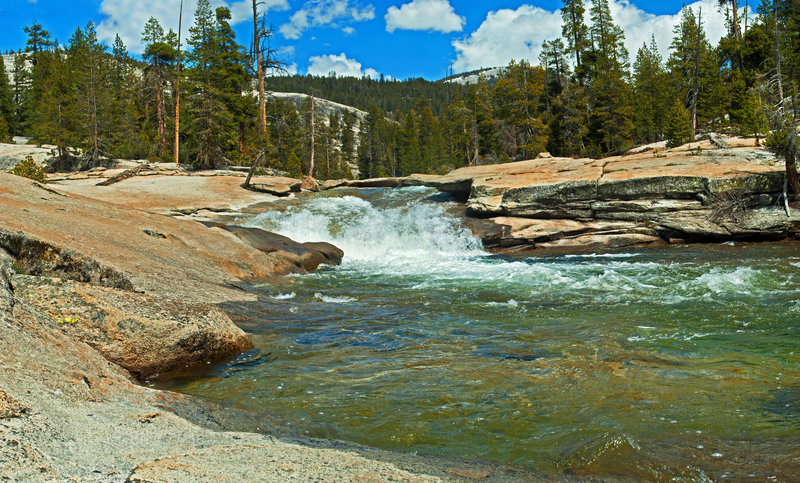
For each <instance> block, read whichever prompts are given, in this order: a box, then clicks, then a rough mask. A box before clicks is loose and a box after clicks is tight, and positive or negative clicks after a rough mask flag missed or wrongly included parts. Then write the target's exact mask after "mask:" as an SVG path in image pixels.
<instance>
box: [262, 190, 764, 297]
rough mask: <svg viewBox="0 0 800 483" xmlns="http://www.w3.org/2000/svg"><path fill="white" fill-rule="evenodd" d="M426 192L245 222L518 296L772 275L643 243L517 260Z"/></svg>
mask: <svg viewBox="0 0 800 483" xmlns="http://www.w3.org/2000/svg"><path fill="white" fill-rule="evenodd" d="M432 193H433V191H431V190H429V189H427V188H404V189H399V190H383V191H378V192H373V193H370V194H369V195H368V196H365V197H361V196H353V195H345V196H341V197H332V196H327V197H326V196H320V197H316V198H310V199H308V200H305V201H304V202H303V203H302V204H297V205H292V206H289V207H288V208H287V209H286V211H269V212H265V213H262V214H260V215H258V216H257V217H255V218H253V219H251V220H250V221H249V222H248V225H249V226H254V227H259V228H263V229H266V230H269V231H274V232H276V233H280V234H281V235H285V236H288V237H289V238H292V239H293V240H296V241H299V242H319V241H324V242H328V243H332V244H334V245H336V246H338V247H339V248H341V249H342V250H344V253H345V256H344V260H343V265H342V267H341V268H339V270H345V271H356V272H359V273H362V274H370V275H389V276H406V277H414V278H416V279H417V281H416V282H415V285H414V286H413V287H412V288H415V289H425V288H428V287H433V286H438V285H440V284H441V283H442V282H454V283H459V284H461V285H464V284H467V285H469V284H471V283H472V284H475V285H476V286H477V285H480V286H483V287H485V286H487V284H495V285H498V286H499V287H498V288H499V289H501V290H506V291H509V295H511V296H515V297H516V296H520V295H521V296H522V298H521V299H515V302H517V303H519V302H521V301H522V300H524V298H526V297H525V296H526V295H528V294H533V293H538V294H550V295H551V296H552V297H553V298H555V299H560V298H563V297H565V296H570V295H571V296H585V297H593V298H598V297H599V298H601V299H605V300H606V301H607V302H624V303H629V302H631V301H635V300H645V299H646V300H649V301H650V302H652V303H657V304H674V303H679V302H681V301H684V300H687V299H693V298H698V297H701V298H705V299H707V300H718V301H725V300H726V299H729V298H733V297H737V298H740V297H741V296H743V295H753V296H756V295H757V294H756V293H754V292H753V291H752V290H751V288H752V286H753V285H761V286H763V287H761V290H764V289H768V288H769V286H770V285H773V284H772V283H771V282H770V280H769V279H770V275H769V274H768V273H765V272H763V271H762V270H759V269H754V268H751V267H747V266H738V265H730V264H718V263H717V262H713V261H707V262H706V261H703V260H702V259H696V257H695V256H694V255H693V256H692V257H691V258H689V259H686V260H678V259H674V260H673V259H663V260H653V259H652V258H651V257H645V256H643V254H642V253H641V252H630V253H606V254H584V255H565V256H561V257H547V258H539V259H521V260H520V259H507V258H498V257H492V256H490V255H489V254H488V253H487V252H486V251H485V250H484V249H483V247H482V244H481V242H480V240H479V239H477V238H476V237H475V236H474V235H473V234H472V233H471V232H470V231H469V230H468V229H467V228H465V227H463V226H462V225H461V224H460V223H459V221H458V220H457V219H455V218H453V217H452V216H449V215H448V214H447V211H446V210H447V209H448V208H449V207H450V205H448V204H447V203H435V202H426V201H424V198H425V197H427V196H429V195H430V194H432ZM725 247H726V249H729V250H733V249H735V247H728V246H727V245H726V246H725ZM775 283H778V281H777V280H776V281H775ZM776 288H778V287H777V286H776ZM758 291H760V290H758ZM279 297H280V296H279ZM318 299H319V297H318ZM325 300H326V301H329V302H332V303H346V302H348V301H350V300H349V299H347V298H345V299H343V300H328V299H325ZM509 300H511V298H509Z"/></svg>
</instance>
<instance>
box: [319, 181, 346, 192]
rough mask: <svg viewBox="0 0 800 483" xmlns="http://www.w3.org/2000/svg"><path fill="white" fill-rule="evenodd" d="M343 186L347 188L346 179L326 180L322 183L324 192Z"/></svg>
mask: <svg viewBox="0 0 800 483" xmlns="http://www.w3.org/2000/svg"><path fill="white" fill-rule="evenodd" d="M342 186H347V180H346V179H326V180H325V181H323V182H322V189H323V190H332V189H334V188H341V187H342Z"/></svg>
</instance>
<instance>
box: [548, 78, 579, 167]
mask: <svg viewBox="0 0 800 483" xmlns="http://www.w3.org/2000/svg"><path fill="white" fill-rule="evenodd" d="M586 103H587V100H586V92H585V90H584V88H583V87H581V86H579V85H578V84H568V85H567V87H566V88H565V89H564V90H563V91H562V92H561V94H559V95H558V97H556V98H555V99H553V101H552V107H551V110H550V122H549V128H550V139H549V141H548V146H547V147H548V151H549V152H551V153H553V154H554V155H557V156H583V155H585V154H586V137H587V135H588V133H589V129H588V120H587V114H588V113H587V109H586Z"/></svg>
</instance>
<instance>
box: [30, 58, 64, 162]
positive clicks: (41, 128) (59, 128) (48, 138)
mask: <svg viewBox="0 0 800 483" xmlns="http://www.w3.org/2000/svg"><path fill="white" fill-rule="evenodd" d="M64 58H65V53H64V52H63V51H62V50H61V49H55V50H54V51H52V52H45V53H42V54H41V55H40V56H39V62H37V64H36V67H34V69H33V76H32V78H33V81H32V82H33V85H32V87H31V91H32V92H33V93H35V94H36V97H35V98H33V99H32V102H31V105H32V106H34V107H35V109H33V110H31V111H29V112H28V116H29V120H30V123H31V126H32V129H31V131H30V133H31V134H32V135H33V137H34V138H36V139H37V140H38V141H39V142H41V143H47V144H54V145H56V149H57V151H58V153H57V155H58V158H59V160H60V162H61V165H62V166H65V165H66V161H67V157H68V155H69V153H68V152H67V146H69V145H71V144H73V143H72V142H71V141H72V140H73V139H72V138H71V133H72V130H71V129H70V120H71V119H72V118H73V117H74V112H73V106H74V104H75V102H74V98H73V96H72V92H73V89H72V88H71V82H70V77H69V73H68V72H67V67H66V66H65V62H64Z"/></svg>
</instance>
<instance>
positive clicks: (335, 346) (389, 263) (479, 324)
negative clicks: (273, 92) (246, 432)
mask: <svg viewBox="0 0 800 483" xmlns="http://www.w3.org/2000/svg"><path fill="white" fill-rule="evenodd" d="M430 195H431V192H429V191H426V190H423V189H406V190H394V191H385V190H372V191H359V192H357V191H352V192H345V193H340V194H337V195H331V194H328V195H322V196H318V197H315V198H311V199H307V200H304V201H302V202H294V203H293V204H291V205H289V206H286V207H284V208H285V209H283V210H281V211H280V212H270V213H265V214H263V215H260V216H258V217H256V218H254V219H250V220H247V221H248V223H250V224H251V225H253V226H261V227H264V228H267V229H270V230H274V231H278V232H280V233H283V234H286V235H288V236H291V237H293V238H295V239H298V240H299V241H312V240H313V241H330V242H332V243H335V244H337V245H338V246H340V247H341V248H343V249H344V250H345V253H346V257H345V260H344V263H343V264H342V266H341V267H336V268H330V269H324V270H322V271H320V272H317V273H315V274H310V275H304V276H298V277H294V278H292V280H291V283H288V284H283V285H279V286H264V287H262V288H261V289H260V290H261V295H262V297H261V299H262V302H261V308H262V312H261V313H260V314H259V317H256V318H254V319H253V320H250V321H248V322H247V324H245V327H246V329H247V330H249V331H251V332H253V334H254V342H255V344H256V349H255V350H254V351H251V352H249V353H247V354H243V355H242V356H240V357H239V358H237V359H236V360H234V361H231V362H229V363H227V364H224V365H221V366H219V367H215V368H213V369H212V370H210V371H209V373H207V374H205V375H203V376H202V377H200V378H192V379H184V380H174V381H170V382H169V385H170V388H171V389H175V390H180V391H185V392H188V393H192V394H197V395H200V396H203V397H206V398H209V399H212V400H215V401H218V402H220V403H222V404H224V405H228V406H231V407H237V408H244V409H248V410H251V411H254V412H257V413H262V414H264V415H265V417H266V415H269V416H271V417H277V418H279V419H280V420H282V421H284V422H285V424H286V425H287V426H289V427H291V428H293V430H295V431H297V432H299V433H304V434H309V435H312V436H320V437H329V438H337V439H344V440H350V441H355V442H359V443H364V444H368V445H373V446H377V447H381V448H388V449H395V450H403V451H413V452H418V453H424V454H433V455H440V456H446V457H458V458H464V457H466V458H475V459H480V460H486V461H493V462H498V463H502V464H510V465H516V466H522V467H527V468H531V469H534V470H537V471H542V472H545V473H550V472H552V473H565V472H566V473H570V474H574V475H579V476H580V475H606V476H612V477H614V476H626V477H632V478H636V479H672V478H675V477H677V478H687V479H690V480H701V479H705V478H714V479H717V478H723V479H724V478H735V479H743V478H744V479H746V478H755V479H759V480H764V479H768V478H770V477H775V478H777V479H795V478H800V449H798V448H800V244H791V243H789V244H774V245H732V244H722V245H694V246H681V247H665V248H658V249H647V250H636V251H626V252H624V253H611V254H605V255H585V256H549V257H540V258H522V259H519V258H515V259H510V258H504V257H497V256H492V255H489V254H487V253H485V252H484V251H483V250H482V249H481V247H480V243H479V242H478V241H477V240H475V239H474V238H473V237H472V235H471V234H469V232H467V231H466V230H464V229H462V228H460V227H459V226H458V224H457V223H456V221H455V220H452V219H450V218H449V217H447V216H446V214H445V208H446V207H447V205H446V203H441V202H430V201H426V197H429V196H430Z"/></svg>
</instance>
